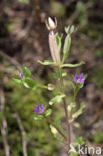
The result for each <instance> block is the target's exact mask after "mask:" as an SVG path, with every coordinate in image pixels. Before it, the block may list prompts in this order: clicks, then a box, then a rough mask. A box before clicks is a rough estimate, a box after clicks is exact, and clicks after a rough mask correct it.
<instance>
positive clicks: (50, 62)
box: [38, 60, 55, 66]
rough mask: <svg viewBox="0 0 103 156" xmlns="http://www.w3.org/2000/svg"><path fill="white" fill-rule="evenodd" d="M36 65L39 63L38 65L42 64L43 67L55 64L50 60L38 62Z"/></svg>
mask: <svg viewBox="0 0 103 156" xmlns="http://www.w3.org/2000/svg"><path fill="white" fill-rule="evenodd" d="M38 63H40V64H42V65H44V66H48V65H52V64H55V62H52V61H51V60H45V61H44V62H43V61H40V60H38Z"/></svg>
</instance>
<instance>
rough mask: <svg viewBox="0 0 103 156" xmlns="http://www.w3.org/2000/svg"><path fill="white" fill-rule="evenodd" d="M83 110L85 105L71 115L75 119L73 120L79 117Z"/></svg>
mask: <svg viewBox="0 0 103 156" xmlns="http://www.w3.org/2000/svg"><path fill="white" fill-rule="evenodd" d="M84 108H85V105H84V104H81V105H80V108H79V110H78V111H77V112H76V113H74V114H73V118H74V119H75V118H77V117H78V116H79V115H81V114H82V112H83V109H84Z"/></svg>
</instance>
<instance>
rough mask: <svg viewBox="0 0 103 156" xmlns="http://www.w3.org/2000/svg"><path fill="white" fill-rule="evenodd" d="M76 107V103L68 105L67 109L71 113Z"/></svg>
mask: <svg viewBox="0 0 103 156" xmlns="http://www.w3.org/2000/svg"><path fill="white" fill-rule="evenodd" d="M75 107H76V106H75V103H73V102H72V103H70V104H69V105H68V107H67V109H68V111H69V112H71V110H72V109H73V108H75Z"/></svg>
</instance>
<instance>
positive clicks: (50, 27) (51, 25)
mask: <svg viewBox="0 0 103 156" xmlns="http://www.w3.org/2000/svg"><path fill="white" fill-rule="evenodd" d="M45 23H46V27H47V29H48V30H50V31H51V30H54V29H56V27H57V19H56V18H54V20H53V19H52V18H51V17H48V19H47V20H46V22H45Z"/></svg>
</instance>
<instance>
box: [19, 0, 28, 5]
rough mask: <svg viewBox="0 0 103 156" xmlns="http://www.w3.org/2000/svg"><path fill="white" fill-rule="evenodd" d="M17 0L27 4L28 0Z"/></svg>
mask: <svg viewBox="0 0 103 156" xmlns="http://www.w3.org/2000/svg"><path fill="white" fill-rule="evenodd" d="M19 2H21V3H26V4H28V3H29V0H19Z"/></svg>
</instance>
